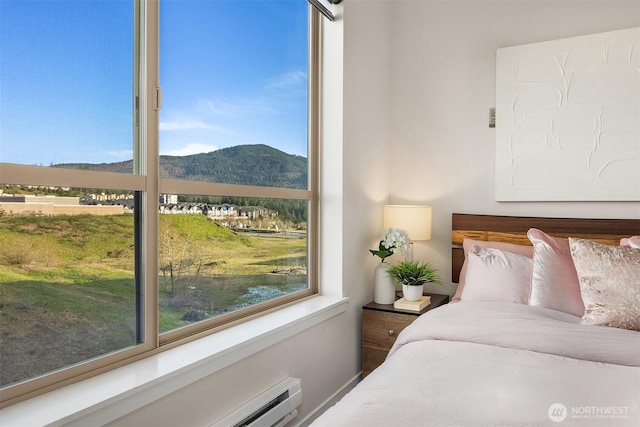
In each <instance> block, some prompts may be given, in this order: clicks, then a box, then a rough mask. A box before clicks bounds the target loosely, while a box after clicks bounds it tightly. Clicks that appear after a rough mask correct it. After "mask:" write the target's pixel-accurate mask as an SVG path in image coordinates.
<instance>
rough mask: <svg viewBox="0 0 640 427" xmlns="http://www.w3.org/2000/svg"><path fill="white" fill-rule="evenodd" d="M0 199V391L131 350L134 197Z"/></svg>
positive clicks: (22, 192)
mask: <svg viewBox="0 0 640 427" xmlns="http://www.w3.org/2000/svg"><path fill="white" fill-rule="evenodd" d="M0 190H1V192H2V194H0V196H1V197H0V248H2V249H1V250H0V294H1V295H2V298H1V300H0V319H1V321H0V341H2V345H1V346H0V359H1V360H2V363H0V378H1V381H2V382H1V384H2V385H6V384H9V383H12V382H16V381H20V380H24V379H27V378H31V377H35V376H38V375H40V374H43V373H46V372H49V371H52V370H55V369H59V368H62V367H65V366H68V365H72V364H74V363H78V362H82V361H84V360H87V359H90V358H93V357H96V356H101V355H103V354H106V353H110V352H113V351H116V350H120V349H123V348H125V347H128V346H131V345H134V344H136V342H137V337H136V284H135V273H134V257H135V255H134V249H133V247H134V215H133V211H134V195H133V194H132V193H124V192H117V191H108V190H98V189H77V188H75V189H74V188H64V189H63V188H56V189H52V188H49V187H45V186H43V187H23V186H10V185H2V186H0Z"/></svg>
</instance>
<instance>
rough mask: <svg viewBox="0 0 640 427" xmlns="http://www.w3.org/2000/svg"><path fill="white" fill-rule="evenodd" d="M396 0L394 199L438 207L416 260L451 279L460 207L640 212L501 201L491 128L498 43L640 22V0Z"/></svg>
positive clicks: (544, 212)
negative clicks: (453, 233) (452, 243)
mask: <svg viewBox="0 0 640 427" xmlns="http://www.w3.org/2000/svg"><path fill="white" fill-rule="evenodd" d="M347 1H349V0H347ZM393 4H394V7H393V35H394V37H393V42H394V44H393V46H392V52H393V54H392V55H393V70H392V83H391V86H392V92H393V104H392V111H393V135H392V140H391V147H392V151H393V158H394V159H395V160H396V161H398V162H402V167H400V168H399V170H398V172H397V173H393V174H392V175H391V179H390V200H391V202H393V203H425V204H430V205H431V206H433V215H434V218H433V237H432V240H430V241H428V242H417V243H416V245H415V258H416V259H425V260H428V261H430V262H432V263H434V264H435V266H436V267H437V268H438V269H439V270H440V271H441V272H442V273H443V275H444V276H445V277H446V278H449V277H451V274H450V271H451V268H450V230H451V213H452V212H461V213H481V214H485V213H488V214H504V215H533V216H556V217H594V218H595V217H618V218H638V217H640V204H638V203H613V202H609V203H579V202H571V203H568V202H555V203H522V202H519V203H516V202H502V203H500V202H495V201H494V194H493V193H494V165H495V163H494V156H495V150H494V148H495V129H492V128H489V127H488V118H489V108H492V107H494V106H495V55H496V49H497V48H500V47H507V46H516V45H521V44H527V43H534V42H540V41H545V40H553V39H559V38H565V37H572V36H579V35H585V34H593V33H599V32H604V31H611V30H617V29H623V28H630V27H635V26H640V2H638V1H637V0H632V1H614V0H611V1H581V0H569V1H566V0H565V1H562V0H555V1H541V0H537V1H526V0H511V1H469V0H467V1H464V0H460V1H428V0H424V1H409V0H395V1H394V2H393ZM499 119H500V118H499V117H498V120H499ZM639 167H640V164H639ZM541 173H544V166H543V165H541ZM454 289H455V288H454V287H452V286H449V287H448V288H447V291H448V292H452V291H453V290H454ZM431 290H433V291H438V290H439V291H440V292H443V289H442V288H439V289H438V288H434V289H431Z"/></svg>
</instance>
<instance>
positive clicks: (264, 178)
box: [54, 144, 307, 189]
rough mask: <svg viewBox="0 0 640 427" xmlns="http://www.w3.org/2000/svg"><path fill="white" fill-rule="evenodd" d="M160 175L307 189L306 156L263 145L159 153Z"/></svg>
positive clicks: (123, 165) (129, 164)
mask: <svg viewBox="0 0 640 427" xmlns="http://www.w3.org/2000/svg"><path fill="white" fill-rule="evenodd" d="M54 167H62V168H66V169H84V170H93V171H103V172H120V173H131V171H132V170H133V161H132V160H127V161H125V162H119V163H100V164H89V163H65V164H59V165H54ZM160 176H161V177H162V178H169V179H180V180H190V181H209V182H221V183H225V184H244V185H257V186H263V187H281V188H297V189H306V188H307V159H306V158H305V157H302V156H295V155H292V154H287V153H285V152H282V151H280V150H277V149H275V148H273V147H269V146H268V145H264V144H257V145H238V146H236V147H229V148H223V149H220V150H216V151H212V152H210V153H201V154H192V155H189V156H160Z"/></svg>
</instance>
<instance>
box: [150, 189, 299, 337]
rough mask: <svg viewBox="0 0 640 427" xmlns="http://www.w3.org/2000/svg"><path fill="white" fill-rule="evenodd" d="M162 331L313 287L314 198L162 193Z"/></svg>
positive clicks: (160, 258)
mask: <svg viewBox="0 0 640 427" xmlns="http://www.w3.org/2000/svg"><path fill="white" fill-rule="evenodd" d="M160 213H161V215H160V230H159V243H158V248H159V260H160V265H159V268H160V273H159V292H160V331H161V332H166V331H169V330H172V329H175V328H178V327H181V326H186V325H188V324H191V323H194V322H198V321H201V320H205V319H209V318H212V317H217V316H220V315H223V314H227V313H230V312H233V311H237V310H240V309H243V308H247V307H249V306H252V305H256V304H259V303H264V302H267V301H270V300H273V299H276V298H279V297H283V296H286V295H289V294H293V293H295V292H299V291H303V290H306V289H308V284H307V222H306V221H307V202H306V201H304V200H286V199H256V198H230V197H203V196H182V195H181V196H178V195H169V194H163V195H161V203H160Z"/></svg>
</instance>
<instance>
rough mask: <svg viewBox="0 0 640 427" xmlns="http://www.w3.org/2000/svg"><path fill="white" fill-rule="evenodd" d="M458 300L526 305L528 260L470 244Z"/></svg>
mask: <svg viewBox="0 0 640 427" xmlns="http://www.w3.org/2000/svg"><path fill="white" fill-rule="evenodd" d="M467 261H468V266H467V277H466V281H465V286H464V289H463V290H462V294H461V295H460V300H461V301H501V302H513V303H519V304H528V303H529V294H530V283H531V270H532V265H533V263H532V261H531V258H529V257H527V256H524V255H517V254H514V253H511V252H507V251H501V250H499V249H492V248H482V247H480V246H477V245H473V246H472V247H471V250H470V251H469V254H468V257H467Z"/></svg>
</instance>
